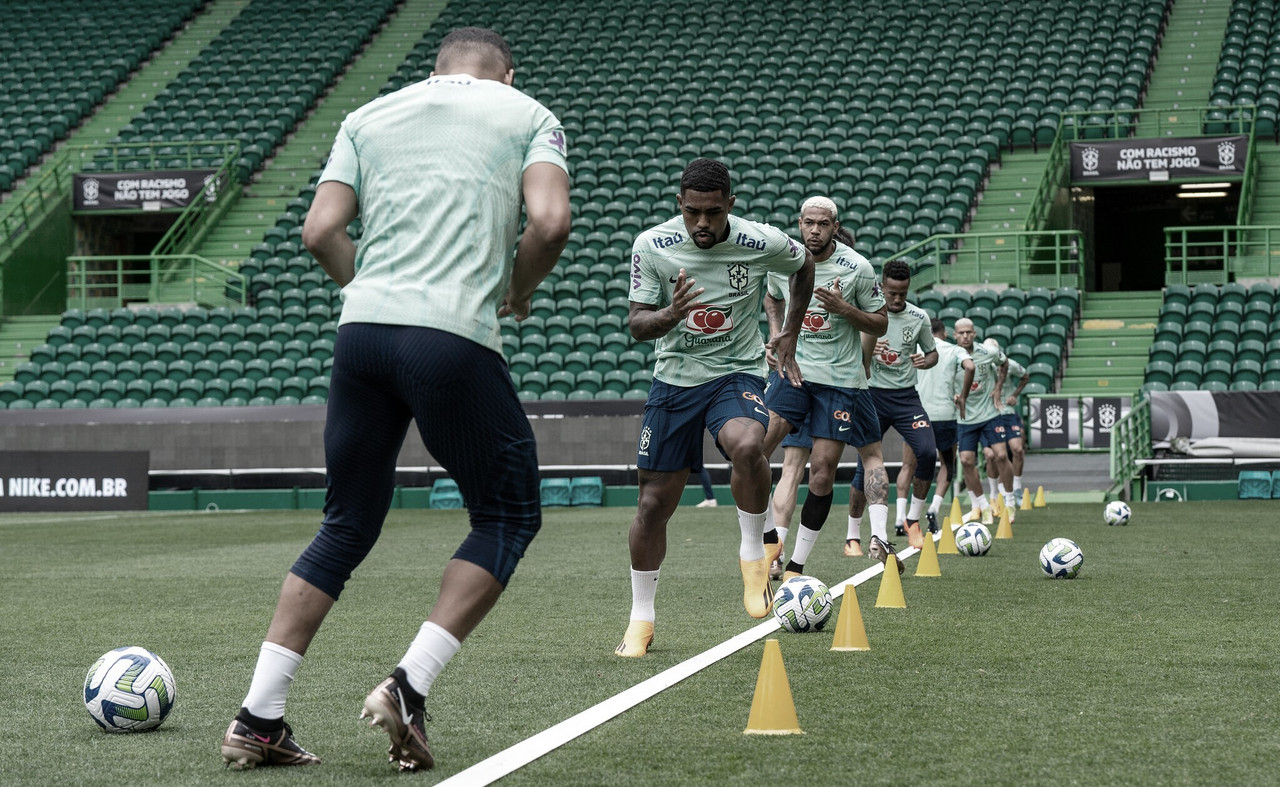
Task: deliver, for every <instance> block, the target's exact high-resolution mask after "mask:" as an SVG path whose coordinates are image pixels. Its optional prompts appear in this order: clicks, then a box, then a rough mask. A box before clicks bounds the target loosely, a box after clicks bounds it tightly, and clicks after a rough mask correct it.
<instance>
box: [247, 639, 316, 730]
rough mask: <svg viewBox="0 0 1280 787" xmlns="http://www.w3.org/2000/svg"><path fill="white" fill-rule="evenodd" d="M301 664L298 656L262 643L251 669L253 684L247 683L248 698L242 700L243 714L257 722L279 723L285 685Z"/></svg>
mask: <svg viewBox="0 0 1280 787" xmlns="http://www.w3.org/2000/svg"><path fill="white" fill-rule="evenodd" d="M301 664H302V654H301V653H294V652H293V651H292V650H289V649H288V648H286V647H284V646H283V645H277V644H276V643H274V642H264V643H262V649H261V650H259V651H258V665H257V666H256V667H254V668H253V680H251V681H250V682H249V694H248V696H246V697H245V698H244V703H243V704H244V708H245V710H247V711H249V712H250V713H252V714H253V715H254V716H257V717H258V718H260V719H283V718H284V701H285V699H286V698H287V697H288V696H289V684H290V683H293V676H294V675H296V674H297V673H298V667H299V666H300V665H301Z"/></svg>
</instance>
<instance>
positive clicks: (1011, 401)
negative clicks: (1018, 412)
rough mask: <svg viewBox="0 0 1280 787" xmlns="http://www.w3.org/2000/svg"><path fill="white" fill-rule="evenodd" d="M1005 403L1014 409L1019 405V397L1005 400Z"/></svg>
mask: <svg viewBox="0 0 1280 787" xmlns="http://www.w3.org/2000/svg"><path fill="white" fill-rule="evenodd" d="M1004 403H1005V404H1007V405H1008V406H1010V407H1014V406H1016V405H1017V404H1018V397H1016V396H1010V397H1009V398H1008V399H1005V400H1004Z"/></svg>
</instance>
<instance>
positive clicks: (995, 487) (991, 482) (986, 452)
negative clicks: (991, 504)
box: [982, 445, 1000, 500]
mask: <svg viewBox="0 0 1280 787" xmlns="http://www.w3.org/2000/svg"><path fill="white" fill-rule="evenodd" d="M982 459H983V466H984V467H986V468H987V497H989V498H991V499H992V500H995V498H996V495H998V494H999V493H1000V474H999V473H997V472H996V458H995V451H993V450H992V449H991V448H990V447H989V446H985V445H984V446H983V447H982Z"/></svg>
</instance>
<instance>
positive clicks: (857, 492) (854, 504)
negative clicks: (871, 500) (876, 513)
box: [844, 456, 867, 557]
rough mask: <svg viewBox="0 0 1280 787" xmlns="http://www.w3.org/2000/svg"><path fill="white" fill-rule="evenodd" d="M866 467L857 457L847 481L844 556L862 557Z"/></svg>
mask: <svg viewBox="0 0 1280 787" xmlns="http://www.w3.org/2000/svg"><path fill="white" fill-rule="evenodd" d="M865 480H866V469H865V468H864V467H863V466H862V457H861V456H859V457H858V466H857V469H855V470H854V471H853V480H852V481H850V482H849V526H848V530H847V531H846V532H845V537H844V556H845V557H862V554H863V553H862V514H863V513H864V512H865V511H866V509H867V495H866V493H865V492H864V491H863V484H864V482H865Z"/></svg>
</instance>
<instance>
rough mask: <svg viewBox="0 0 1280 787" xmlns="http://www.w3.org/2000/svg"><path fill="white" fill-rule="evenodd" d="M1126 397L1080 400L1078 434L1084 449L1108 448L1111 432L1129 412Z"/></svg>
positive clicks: (1091, 397)
mask: <svg viewBox="0 0 1280 787" xmlns="http://www.w3.org/2000/svg"><path fill="white" fill-rule="evenodd" d="M1131 401H1132V400H1131V399H1130V398H1129V397H1128V396H1084V397H1081V399H1080V432H1081V437H1082V438H1083V442H1084V447H1085V448H1110V447H1111V430H1112V429H1113V428H1115V425H1116V422H1117V421H1119V420H1120V419H1121V418H1124V417H1125V415H1127V414H1128V412H1129V406H1130V403H1131Z"/></svg>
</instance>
